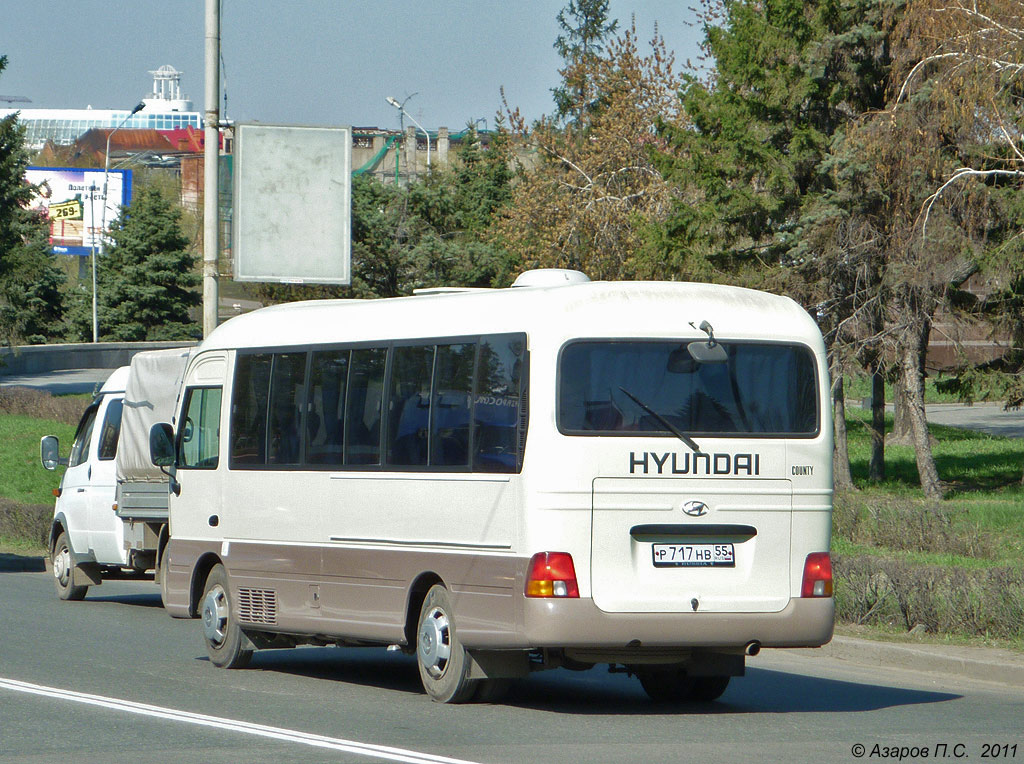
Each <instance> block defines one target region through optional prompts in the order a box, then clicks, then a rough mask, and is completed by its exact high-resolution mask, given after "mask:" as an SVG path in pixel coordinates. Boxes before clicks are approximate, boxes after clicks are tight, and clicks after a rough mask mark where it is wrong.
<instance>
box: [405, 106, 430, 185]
mask: <svg viewBox="0 0 1024 764" xmlns="http://www.w3.org/2000/svg"><path fill="white" fill-rule="evenodd" d="M402 113H403V114H405V116H407V117H408V118H409V119H410V120H412V123H413V124H414V125H416V127H418V128H419V129H420V132H422V133H423V134H424V135H425V136H426V137H427V169H428V170H429V169H430V133H428V132H427V131H426V130H424V129H423V125H421V124H420V123H419V122H417V121H416V120H415V119H413V118H412V114H410V113H409V112H407V111H406V110H405V109H402Z"/></svg>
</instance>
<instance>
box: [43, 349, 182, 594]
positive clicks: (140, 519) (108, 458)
mask: <svg viewBox="0 0 1024 764" xmlns="http://www.w3.org/2000/svg"><path fill="white" fill-rule="evenodd" d="M189 353H190V350H189V349H188V348H174V349H171V350H155V351H147V352H142V353H138V354H136V355H135V357H134V358H133V359H132V361H131V365H130V366H122V367H121V368H119V369H117V370H116V371H114V372H113V373H112V374H111V375H110V377H109V378H108V379H107V381H106V382H105V383H104V384H103V386H102V387H101V388H100V391H99V392H98V393H97V395H96V397H95V399H94V400H93V401H92V403H90V404H89V406H88V407H87V408H86V410H85V412H84V413H83V415H82V419H81V421H80V422H79V424H78V428H77V430H76V432H75V438H74V442H73V444H72V446H71V453H70V455H69V457H68V458H66V459H65V458H61V457H60V455H59V453H60V444H59V443H58V441H57V438H55V437H54V436H52V435H47V436H45V437H43V438H42V440H41V441H40V458H41V460H42V463H43V466H44V467H45V468H46V469H49V470H54V469H56V468H57V466H58V465H59V464H66V465H67V470H66V471H65V472H64V475H63V477H62V479H61V482H60V486H59V487H58V488H57V489H56V490H55V491H54V495H55V496H56V497H57V498H56V502H55V504H54V511H53V521H52V523H51V526H50V535H49V551H50V559H51V561H52V563H53V574H54V583H55V585H56V589H57V595H58V596H59V597H60V598H61V599H64V600H80V599H82V598H84V597H85V595H86V592H87V591H88V589H89V587H90V586H98V585H100V584H102V583H103V581H104V580H105V579H112V578H118V579H151V578H154V577H155V578H156V579H157V581H160V580H161V576H160V571H161V561H162V559H161V558H162V552H163V549H164V546H165V545H166V544H167V539H168V529H167V491H168V479H167V475H166V474H164V473H163V472H162V471H161V470H160V469H159V468H157V467H154V466H153V464H152V462H151V461H150V459H149V430H150V427H151V426H152V424H153V423H155V422H161V421H164V422H166V421H169V420H170V419H172V418H173V417H174V414H175V409H176V407H177V402H178V395H179V390H180V388H181V380H182V376H183V374H184V371H185V366H186V364H187V363H188V358H189ZM161 594H162V591H161Z"/></svg>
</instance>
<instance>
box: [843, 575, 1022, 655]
mask: <svg viewBox="0 0 1024 764" xmlns="http://www.w3.org/2000/svg"><path fill="white" fill-rule="evenodd" d="M833 565H834V570H835V577H836V614H837V616H838V618H839V619H840V620H842V621H847V622H850V623H857V624H873V625H885V626H889V627H895V628H902V629H906V630H908V631H909V630H910V629H913V628H915V627H918V626H923V627H924V628H925V629H926V630H927V631H928V632H931V633H948V634H962V635H968V636H987V637H992V638H999V639H1020V638H1022V637H1024V571H1022V570H1020V569H1017V568H1010V567H993V568H980V569H970V568H962V567H943V566H940V565H915V564H913V563H908V562H906V561H904V560H897V559H892V558H885V557H873V556H868V555H861V556H852V557H844V556H837V557H836V558H835V559H834V560H833Z"/></svg>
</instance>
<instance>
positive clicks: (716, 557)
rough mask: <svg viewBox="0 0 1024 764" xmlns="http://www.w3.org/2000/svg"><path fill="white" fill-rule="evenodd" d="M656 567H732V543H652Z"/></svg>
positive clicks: (734, 557) (733, 564) (733, 552)
mask: <svg viewBox="0 0 1024 764" xmlns="http://www.w3.org/2000/svg"><path fill="white" fill-rule="evenodd" d="M651 552H652V554H653V555H654V567H656V568H734V567H736V553H735V551H734V549H733V545H732V544H652V545H651Z"/></svg>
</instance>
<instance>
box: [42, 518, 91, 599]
mask: <svg viewBox="0 0 1024 764" xmlns="http://www.w3.org/2000/svg"><path fill="white" fill-rule="evenodd" d="M50 562H51V563H52V566H53V583H54V586H56V588H57V596H58V597H60V598H61V599H62V600H83V599H85V593H86V592H87V591H89V587H88V586H75V585H73V584H72V583H71V582H72V581H74V578H75V564H74V562H73V561H72V559H71V547H70V546H69V545H68V536H67V534H66V533H65V532H64V531H61V532H60V535H59V536H57V540H56V541H55V542H54V544H53V553H52V554H51V555H50Z"/></svg>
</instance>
